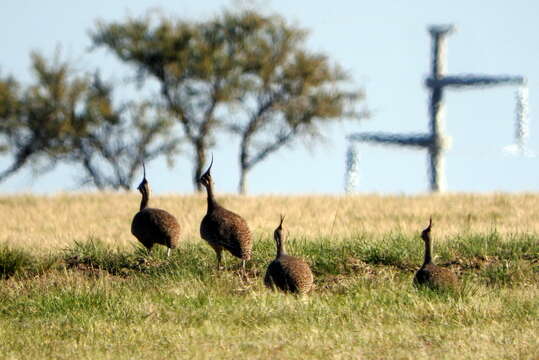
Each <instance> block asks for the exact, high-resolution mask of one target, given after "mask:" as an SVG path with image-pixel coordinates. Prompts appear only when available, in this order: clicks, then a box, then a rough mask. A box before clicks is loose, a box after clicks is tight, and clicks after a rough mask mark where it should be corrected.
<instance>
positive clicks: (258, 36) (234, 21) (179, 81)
mask: <svg viewBox="0 0 539 360" xmlns="http://www.w3.org/2000/svg"><path fill="white" fill-rule="evenodd" d="M155 20H156V19H155V18H152V17H146V18H141V19H128V20H127V21H125V22H111V23H105V22H101V23H99V25H98V28H97V30H96V31H94V33H93V34H92V38H93V42H94V44H95V45H96V46H104V47H106V48H107V49H109V50H110V51H112V52H113V53H114V54H115V55H116V56H117V57H118V58H119V59H120V60H122V61H124V62H126V63H129V64H132V65H134V66H135V68H136V69H137V70H138V74H139V77H140V79H145V78H147V77H150V78H152V79H154V80H157V81H158V83H159V86H160V94H161V100H162V102H163V103H164V105H165V106H166V108H167V109H168V110H169V111H170V112H171V113H172V114H173V115H174V116H175V117H176V118H177V120H178V121H179V122H180V124H181V126H182V129H183V135H184V136H185V138H186V140H187V141H188V142H189V144H190V145H191V147H192V149H193V155H194V171H193V182H194V184H195V186H196V187H197V189H199V190H200V189H201V188H200V185H199V184H198V179H199V178H200V175H201V173H202V167H203V166H204V163H205V162H206V158H207V151H208V150H209V149H210V148H211V147H213V146H214V145H215V142H216V137H217V134H218V133H219V131H221V130H222V129H223V127H224V128H226V129H229V130H232V132H233V133H234V134H237V135H239V137H240V168H241V171H242V173H241V176H242V177H241V180H240V182H241V184H242V185H240V190H241V191H242V192H244V191H245V189H246V187H245V176H246V174H247V172H248V171H249V170H250V169H251V168H252V167H253V166H254V165H256V164H257V163H259V162H260V161H262V160H264V159H265V158H266V157H267V156H269V155H270V154H271V153H273V152H275V151H277V150H278V149H280V148H281V147H283V146H285V145H289V144H291V142H292V140H294V139H295V138H297V137H299V136H309V137H311V138H314V137H316V136H318V135H321V134H322V130H321V128H320V125H321V124H323V123H324V122H328V121H330V120H335V119H340V118H347V117H348V118H358V117H360V114H358V113H357V112H356V111H355V109H354V105H355V104H356V102H357V101H358V100H360V99H361V94H360V92H359V91H356V90H351V91H348V90H343V89H342V85H343V84H344V83H346V81H347V80H348V76H347V75H346V73H345V72H344V71H343V70H342V69H340V67H339V66H332V65H331V64H330V61H329V59H328V57H327V56H326V55H324V54H319V53H313V52H309V51H307V50H305V49H304V48H303V44H304V42H305V35H306V32H305V31H304V30H303V29H300V28H298V27H295V26H293V25H290V24H287V23H286V21H285V20H284V19H283V18H282V17H279V16H265V15H262V14H260V13H257V12H254V11H242V12H236V13H233V12H227V11H225V12H223V13H222V14H221V15H219V16H216V17H214V18H213V19H210V20H206V21H201V22H192V21H187V20H182V19H176V20H171V19H166V18H164V17H161V18H158V19H157V21H155ZM238 111H240V112H241V114H239V115H238V114H237V112H238ZM238 117H239V118H240V119H239V120H238Z"/></svg>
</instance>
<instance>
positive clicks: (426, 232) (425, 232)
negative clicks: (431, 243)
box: [421, 216, 432, 241]
mask: <svg viewBox="0 0 539 360" xmlns="http://www.w3.org/2000/svg"><path fill="white" fill-rule="evenodd" d="M431 228H432V216H431V217H430V218H429V226H427V227H426V228H425V230H423V231H422V232H421V238H422V239H423V241H428V240H430V230H431Z"/></svg>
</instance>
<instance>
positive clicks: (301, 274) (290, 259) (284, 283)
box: [264, 215, 313, 294]
mask: <svg viewBox="0 0 539 360" xmlns="http://www.w3.org/2000/svg"><path fill="white" fill-rule="evenodd" d="M283 220H284V216H282V215H281V222H280V224H279V226H278V227H277V228H276V229H275V231H274V232H273V237H274V239H275V243H276V245H277V256H276V257H275V260H273V261H272V262H271V263H270V264H269V266H268V270H267V271H266V276H265V277H264V284H265V285H266V286H267V287H269V288H271V289H274V288H275V287H277V288H279V289H280V290H282V291H285V292H293V293H299V294H306V293H308V292H309V291H310V290H311V288H312V286H313V273H312V272H311V268H310V267H309V265H308V264H307V263H306V262H305V261H303V259H300V258H297V257H294V256H290V255H287V254H286V250H285V246H284V242H285V232H284V231H283Z"/></svg>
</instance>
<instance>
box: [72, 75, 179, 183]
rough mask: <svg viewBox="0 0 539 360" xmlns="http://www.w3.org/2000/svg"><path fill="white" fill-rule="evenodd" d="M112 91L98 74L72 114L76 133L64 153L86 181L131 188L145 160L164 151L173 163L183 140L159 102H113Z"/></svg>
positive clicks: (151, 158)
mask: <svg viewBox="0 0 539 360" xmlns="http://www.w3.org/2000/svg"><path fill="white" fill-rule="evenodd" d="M112 95H113V87H112V85H111V84H106V83H104V82H103V81H102V80H101V78H100V77H99V75H98V74H96V75H95V76H94V80H93V82H92V83H91V85H90V86H89V88H88V91H87V94H86V99H85V104H84V106H83V108H82V110H81V112H80V113H79V115H78V116H77V117H75V119H74V127H75V129H76V132H75V134H76V135H75V136H73V137H71V138H70V148H71V149H72V151H70V152H69V153H68V154H66V156H65V158H66V160H68V161H70V162H73V163H75V164H80V165H81V166H82V167H83V168H84V170H85V173H86V175H85V176H84V177H83V178H81V179H80V180H81V183H82V184H85V183H88V182H91V183H93V184H94V185H95V186H96V187H97V188H98V189H105V188H107V187H111V188H114V189H120V188H122V189H126V190H127V189H129V187H130V185H131V184H132V183H133V181H134V180H135V178H136V176H137V170H139V169H140V167H141V164H142V161H143V160H144V161H146V162H149V161H151V160H153V159H155V158H157V157H159V156H166V157H167V160H168V162H169V164H171V163H172V162H173V156H174V155H176V154H177V152H178V151H179V144H180V140H179V139H178V138H177V137H176V136H174V131H172V128H173V126H174V122H173V121H171V120H170V119H168V118H167V117H165V116H163V114H162V112H161V111H160V110H159V109H156V108H155V106H152V105H151V104H149V103H148V102H141V103H132V102H131V103H126V104H123V105H121V106H117V107H115V106H114V104H113V97H112Z"/></svg>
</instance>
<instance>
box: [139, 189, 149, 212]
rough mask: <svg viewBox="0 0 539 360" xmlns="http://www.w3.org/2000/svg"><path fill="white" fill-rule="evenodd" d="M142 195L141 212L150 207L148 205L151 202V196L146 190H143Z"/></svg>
mask: <svg viewBox="0 0 539 360" xmlns="http://www.w3.org/2000/svg"><path fill="white" fill-rule="evenodd" d="M141 193H142V200H140V211H142V210H144V209H146V208H147V207H148V203H149V202H150V195H149V194H148V191H147V190H146V189H143V190H142V191H141Z"/></svg>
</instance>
